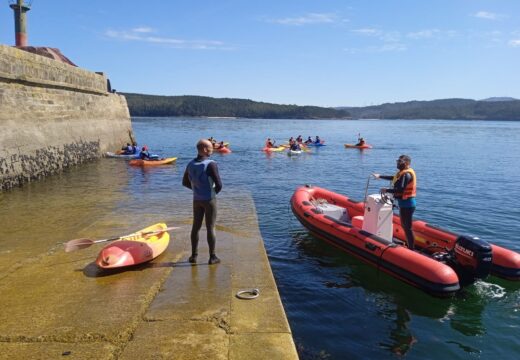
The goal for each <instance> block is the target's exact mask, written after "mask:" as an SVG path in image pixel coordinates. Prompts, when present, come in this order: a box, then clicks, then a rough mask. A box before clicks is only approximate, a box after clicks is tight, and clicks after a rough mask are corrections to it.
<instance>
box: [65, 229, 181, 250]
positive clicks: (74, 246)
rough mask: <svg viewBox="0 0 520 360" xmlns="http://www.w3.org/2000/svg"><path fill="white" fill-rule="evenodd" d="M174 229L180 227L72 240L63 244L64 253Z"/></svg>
mask: <svg viewBox="0 0 520 360" xmlns="http://www.w3.org/2000/svg"><path fill="white" fill-rule="evenodd" d="M176 229H180V227H176V226H171V227H166V228H163V229H160V230H153V231H145V232H140V231H139V232H136V233H132V234H129V235H123V236H116V237H112V238H108V239H101V240H92V239H87V238H82V239H74V240H70V241H67V242H66V243H65V244H64V245H65V252H72V251H76V250H81V249H85V248H88V247H90V246H92V245H94V244H98V243H102V242H107V241H115V240H123V239H126V238H131V237H136V236H139V237H149V236H152V235H157V234H160V233H163V232H165V231H170V230H176Z"/></svg>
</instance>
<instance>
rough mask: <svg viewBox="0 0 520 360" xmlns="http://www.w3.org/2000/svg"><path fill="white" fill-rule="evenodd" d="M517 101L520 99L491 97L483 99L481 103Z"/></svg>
mask: <svg viewBox="0 0 520 360" xmlns="http://www.w3.org/2000/svg"><path fill="white" fill-rule="evenodd" d="M515 100H518V99H515V98H512V97H507V96H503V97H490V98H487V99H482V100H480V101H515Z"/></svg>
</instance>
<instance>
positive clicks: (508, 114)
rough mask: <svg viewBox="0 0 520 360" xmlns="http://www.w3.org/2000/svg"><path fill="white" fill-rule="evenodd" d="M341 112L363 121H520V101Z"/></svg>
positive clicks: (412, 104) (392, 106)
mask: <svg viewBox="0 0 520 360" xmlns="http://www.w3.org/2000/svg"><path fill="white" fill-rule="evenodd" d="M341 109H343V110H347V111H349V112H350V113H351V115H352V117H354V118H359V119H448V120H449V119H460V120H520V100H508V101H486V100H483V101H482V100H481V101H477V100H469V99H444V100H433V101H409V102H403V103H393V104H382V105H377V106H366V107H344V108H341Z"/></svg>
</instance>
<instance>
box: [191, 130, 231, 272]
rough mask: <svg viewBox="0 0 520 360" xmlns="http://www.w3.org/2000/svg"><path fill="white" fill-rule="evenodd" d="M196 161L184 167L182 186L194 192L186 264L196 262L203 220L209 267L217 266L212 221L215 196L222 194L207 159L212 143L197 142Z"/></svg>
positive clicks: (214, 165) (213, 166) (213, 164)
mask: <svg viewBox="0 0 520 360" xmlns="http://www.w3.org/2000/svg"><path fill="white" fill-rule="evenodd" d="M197 153H198V154H197V157H196V158H195V159H193V160H191V161H190V162H189V164H188V166H186V171H185V172H184V177H183V178H182V185H183V186H185V187H187V188H188V189H191V190H193V226H192V228H191V256H190V258H189V259H188V261H189V262H190V263H192V264H195V263H196V262H197V254H198V245H199V230H200V228H201V227H202V221H203V220H204V217H205V218H206V230H207V240H208V247H209V261H208V263H209V264H210V265H212V264H218V263H219V262H220V259H219V258H218V257H217V255H215V243H216V236H215V221H216V219H217V194H218V193H219V192H220V190H222V181H221V180H220V175H219V173H218V166H217V163H216V162H215V161H214V160H210V159H209V157H210V156H211V154H212V153H213V144H212V143H211V141H209V140H206V139H201V140H199V141H198V142H197Z"/></svg>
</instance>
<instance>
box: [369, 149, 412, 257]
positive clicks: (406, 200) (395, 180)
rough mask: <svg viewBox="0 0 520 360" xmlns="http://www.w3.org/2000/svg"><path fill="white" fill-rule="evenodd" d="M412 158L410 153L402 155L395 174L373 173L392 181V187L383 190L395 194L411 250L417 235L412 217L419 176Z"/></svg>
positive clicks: (378, 177)
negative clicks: (414, 169)
mask: <svg viewBox="0 0 520 360" xmlns="http://www.w3.org/2000/svg"><path fill="white" fill-rule="evenodd" d="M411 163H412V159H411V158H410V157H409V156H408V155H401V156H399V159H397V169H398V171H397V173H396V174H395V175H394V176H387V175H380V174H372V175H373V176H374V177H375V178H376V179H384V180H391V181H392V186H393V188H392V189H386V188H383V189H381V191H383V192H387V193H389V194H394V198H395V199H396V200H397V205H398V206H399V218H400V219H401V226H402V228H403V230H404V233H405V235H406V241H407V243H408V248H409V249H410V250H413V249H414V243H415V237H414V234H413V231H412V221H413V220H412V218H413V213H414V211H415V207H416V201H415V196H416V193H417V176H416V175H415V171H413V169H412V168H411V167H410V164H411Z"/></svg>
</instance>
